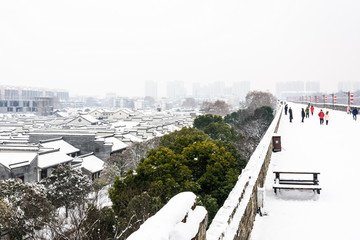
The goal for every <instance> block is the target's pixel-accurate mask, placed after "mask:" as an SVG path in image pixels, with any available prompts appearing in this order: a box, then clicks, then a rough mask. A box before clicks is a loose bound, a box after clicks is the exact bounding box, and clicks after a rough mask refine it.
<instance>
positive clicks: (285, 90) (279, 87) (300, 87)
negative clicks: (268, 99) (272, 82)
mask: <svg viewBox="0 0 360 240" xmlns="http://www.w3.org/2000/svg"><path fill="white" fill-rule="evenodd" d="M304 93H305V82H303V81H292V82H280V83H276V96H277V97H279V98H283V99H284V98H286V97H293V96H299V95H303V94H304Z"/></svg>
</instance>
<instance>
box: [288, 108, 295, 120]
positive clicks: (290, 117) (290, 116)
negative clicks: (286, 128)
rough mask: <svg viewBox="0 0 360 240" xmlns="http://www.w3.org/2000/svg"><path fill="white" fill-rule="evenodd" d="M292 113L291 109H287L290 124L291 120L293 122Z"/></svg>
mask: <svg viewBox="0 0 360 240" xmlns="http://www.w3.org/2000/svg"><path fill="white" fill-rule="evenodd" d="M293 118H294V117H293V112H292V109H291V107H290V108H289V119H290V122H292V120H293Z"/></svg>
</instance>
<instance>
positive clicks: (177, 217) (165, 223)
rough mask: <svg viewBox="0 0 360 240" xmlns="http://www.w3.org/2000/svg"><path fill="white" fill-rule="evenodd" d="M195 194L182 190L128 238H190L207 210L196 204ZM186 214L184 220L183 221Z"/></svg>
mask: <svg viewBox="0 0 360 240" xmlns="http://www.w3.org/2000/svg"><path fill="white" fill-rule="evenodd" d="M195 203H196V195H195V194H194V193H192V192H182V193H179V194H177V195H176V196H174V197H173V198H171V199H170V201H169V202H168V203H167V204H166V205H165V206H164V207H163V208H161V209H160V210H159V211H158V212H157V213H156V214H155V215H154V216H152V217H150V218H149V219H148V220H147V221H146V222H145V223H144V224H142V225H141V227H140V229H139V230H138V231H136V232H134V233H133V234H131V235H130V237H128V240H144V239H147V240H180V239H192V238H194V237H195V235H196V234H197V232H198V229H199V224H200V223H201V222H202V221H203V220H204V218H205V216H206V214H207V212H206V210H205V208H203V207H199V206H197V207H196V208H195V209H194V210H192V209H191V208H192V207H193V206H194V205H195ZM186 215H187V218H186V222H185V223H183V222H182V221H183V220H184V218H185V216H186Z"/></svg>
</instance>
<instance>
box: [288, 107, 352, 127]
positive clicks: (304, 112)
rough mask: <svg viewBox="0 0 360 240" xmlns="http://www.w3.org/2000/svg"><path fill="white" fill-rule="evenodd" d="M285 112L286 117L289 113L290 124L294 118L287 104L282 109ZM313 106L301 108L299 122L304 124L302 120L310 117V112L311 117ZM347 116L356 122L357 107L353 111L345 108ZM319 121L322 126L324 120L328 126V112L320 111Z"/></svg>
mask: <svg viewBox="0 0 360 240" xmlns="http://www.w3.org/2000/svg"><path fill="white" fill-rule="evenodd" d="M284 110H285V115H288V113H289V119H290V122H292V120H293V118H294V116H293V111H292V109H291V107H289V106H288V104H285V107H284ZM314 110H315V108H314V106H312V105H311V106H310V104H309V105H308V106H306V108H305V109H304V108H302V109H301V122H304V118H309V116H310V112H311V116H313V115H314ZM346 112H347V114H352V116H353V119H354V120H355V121H356V120H357V115H358V114H359V110H358V109H357V107H354V108H353V109H351V108H350V106H348V107H347V109H346ZM318 116H319V119H320V125H323V124H324V120H325V123H326V125H328V124H329V118H330V116H329V111H326V112H325V113H324V112H323V110H322V109H320V112H319V113H318Z"/></svg>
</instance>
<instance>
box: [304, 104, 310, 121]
mask: <svg viewBox="0 0 360 240" xmlns="http://www.w3.org/2000/svg"><path fill="white" fill-rule="evenodd" d="M309 113H310V108H309V106H307V107H306V109H305V117H306V118H309Z"/></svg>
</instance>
